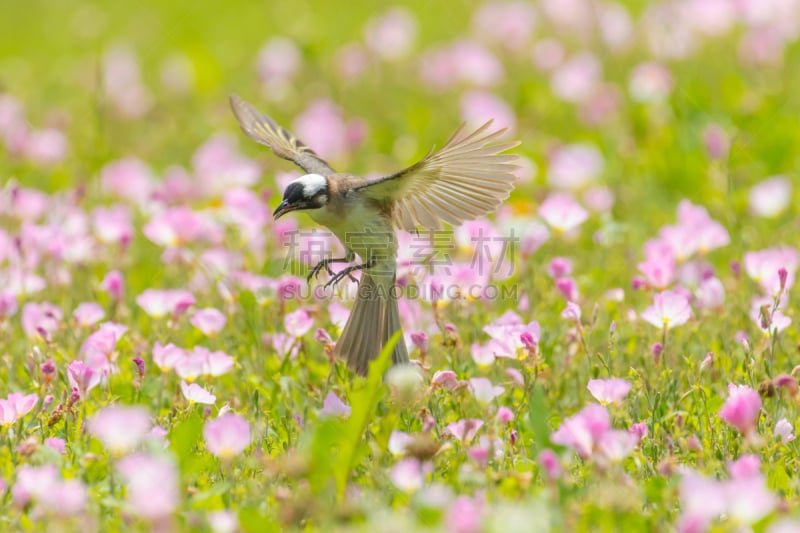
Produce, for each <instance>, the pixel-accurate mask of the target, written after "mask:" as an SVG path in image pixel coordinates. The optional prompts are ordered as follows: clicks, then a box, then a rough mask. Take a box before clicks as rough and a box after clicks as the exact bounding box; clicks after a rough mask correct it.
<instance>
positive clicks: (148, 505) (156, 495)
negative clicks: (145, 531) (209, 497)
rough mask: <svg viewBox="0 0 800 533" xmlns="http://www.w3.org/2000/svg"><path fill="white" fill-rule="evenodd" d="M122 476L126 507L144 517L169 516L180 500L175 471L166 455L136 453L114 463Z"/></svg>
mask: <svg viewBox="0 0 800 533" xmlns="http://www.w3.org/2000/svg"><path fill="white" fill-rule="evenodd" d="M117 468H118V469H119V472H120V474H122V477H123V479H124V480H125V485H126V486H127V490H126V498H125V503H126V508H127V509H128V511H129V512H130V513H131V514H134V515H136V516H139V517H142V518H144V519H146V520H161V519H164V518H167V517H169V516H170V515H171V514H172V513H173V512H174V510H175V508H176V507H177V506H178V504H179V503H180V492H179V485H178V483H179V475H178V471H177V468H175V465H174V464H173V462H172V461H170V460H169V459H167V458H166V457H161V456H149V455H145V454H141V453H140V454H136V455H131V456H129V457H125V458H124V459H122V460H120V462H119V463H118V465H117Z"/></svg>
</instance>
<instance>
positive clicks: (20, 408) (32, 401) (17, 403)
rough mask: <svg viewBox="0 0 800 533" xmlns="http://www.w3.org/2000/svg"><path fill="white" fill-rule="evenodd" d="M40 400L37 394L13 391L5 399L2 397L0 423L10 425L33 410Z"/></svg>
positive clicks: (0, 400)
mask: <svg viewBox="0 0 800 533" xmlns="http://www.w3.org/2000/svg"><path fill="white" fill-rule="evenodd" d="M38 401H39V396H37V395H36V394H28V395H23V394H20V393H18V392H12V393H11V394H9V395H8V398H6V399H5V400H2V399H0V425H2V426H5V427H7V426H10V425H12V424H14V423H16V421H17V420H19V419H20V418H22V417H23V416H25V415H26V414H28V413H29V412H31V410H32V409H33V408H34V406H35V405H36V402H38Z"/></svg>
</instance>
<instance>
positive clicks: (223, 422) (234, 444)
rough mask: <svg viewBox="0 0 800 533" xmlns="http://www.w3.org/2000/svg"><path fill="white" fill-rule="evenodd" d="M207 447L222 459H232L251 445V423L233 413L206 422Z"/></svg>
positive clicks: (204, 430)
mask: <svg viewBox="0 0 800 533" xmlns="http://www.w3.org/2000/svg"><path fill="white" fill-rule="evenodd" d="M203 439H204V440H205V443H206V449H207V450H208V451H209V452H211V453H212V454H214V455H216V456H217V457H219V458H220V459H222V460H230V459H231V458H233V457H234V456H236V455H239V454H240V453H242V452H243V451H244V450H245V448H247V447H248V446H249V445H250V425H249V424H248V423H247V420H245V419H244V418H242V417H241V416H239V415H237V414H233V413H226V414H224V415H222V416H219V417H217V418H214V419H211V420H209V421H208V422H206V424H205V426H204V427H203Z"/></svg>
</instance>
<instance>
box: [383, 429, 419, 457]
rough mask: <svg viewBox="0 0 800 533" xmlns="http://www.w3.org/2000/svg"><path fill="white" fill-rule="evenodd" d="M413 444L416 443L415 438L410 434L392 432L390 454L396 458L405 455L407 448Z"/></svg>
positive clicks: (389, 444)
mask: <svg viewBox="0 0 800 533" xmlns="http://www.w3.org/2000/svg"><path fill="white" fill-rule="evenodd" d="M412 442H414V437H412V436H411V435H409V434H408V433H404V432H402V431H392V433H391V435H389V443H388V448H389V452H391V453H392V455H396V456H401V455H405V453H406V448H407V447H408V445H409V444H411V443H412Z"/></svg>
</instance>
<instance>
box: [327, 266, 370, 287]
mask: <svg viewBox="0 0 800 533" xmlns="http://www.w3.org/2000/svg"><path fill="white" fill-rule="evenodd" d="M371 266H372V265H371V264H369V263H364V264H363V265H353V266H349V267H347V268H345V269H343V270H341V271H339V272H337V273H336V274H333V277H332V278H331V279H330V280H328V283H326V284H325V288H326V289H327V288H328V287H330V286H331V285H333V286H336V284H337V283H339V282H340V281H342V280H343V279H344V278H345V276H347V277H348V278H350V280H351V281H352V282H353V283H358V280H357V279H356V278H355V276H353V272H355V271H356V270H364V269H365V268H370V267H371Z"/></svg>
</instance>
